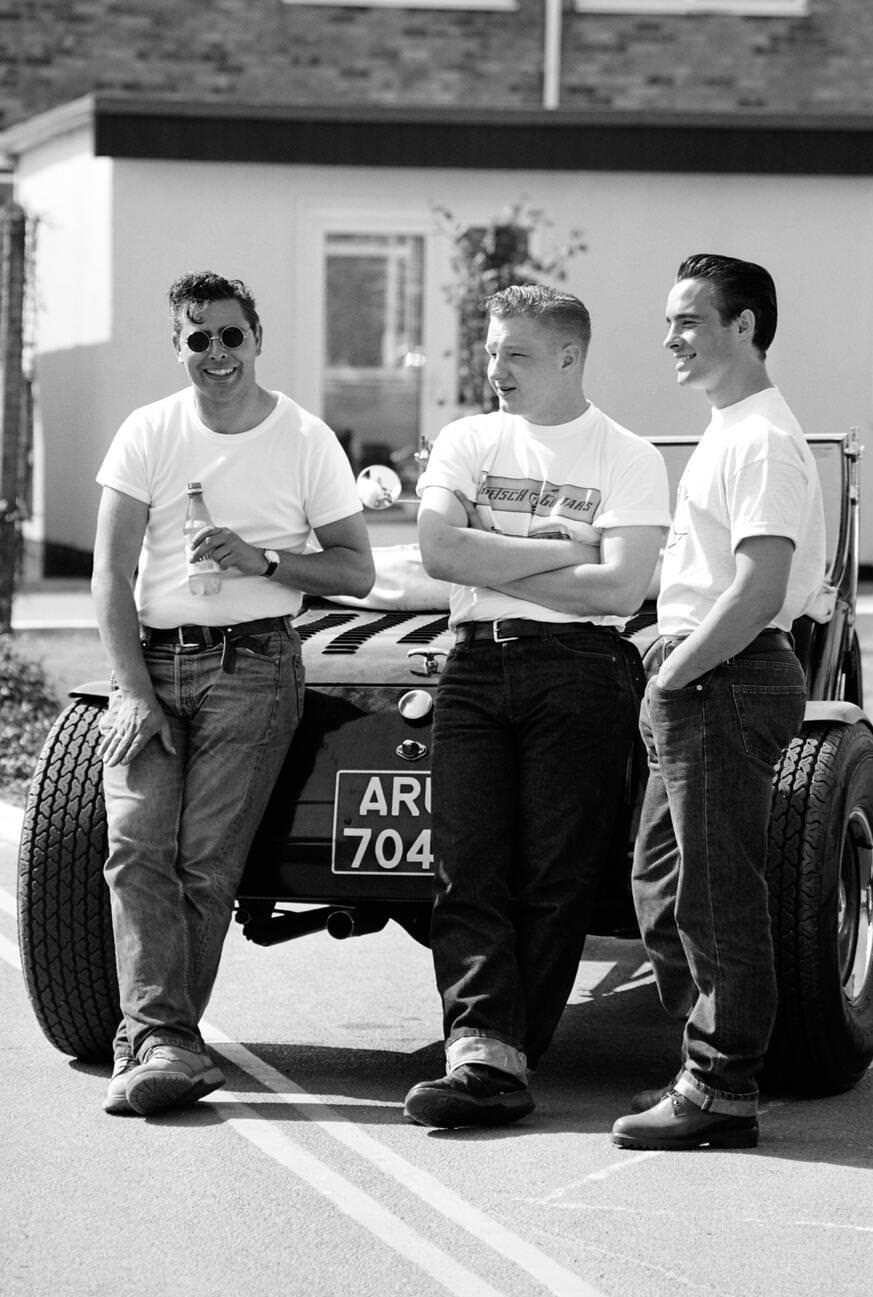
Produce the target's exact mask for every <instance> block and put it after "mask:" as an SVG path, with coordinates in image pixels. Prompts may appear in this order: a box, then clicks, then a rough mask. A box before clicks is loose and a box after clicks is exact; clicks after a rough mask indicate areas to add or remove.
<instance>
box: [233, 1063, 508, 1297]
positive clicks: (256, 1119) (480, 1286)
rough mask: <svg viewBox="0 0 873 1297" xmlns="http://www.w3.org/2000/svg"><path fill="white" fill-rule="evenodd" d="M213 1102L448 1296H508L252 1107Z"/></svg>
mask: <svg viewBox="0 0 873 1297" xmlns="http://www.w3.org/2000/svg"><path fill="white" fill-rule="evenodd" d="M234 1062H236V1060H234ZM237 1066H239V1064H238V1063H237ZM209 1102H210V1103H211V1104H216V1105H218V1107H219V1112H220V1114H221V1117H222V1119H223V1120H224V1121H225V1122H227V1124H228V1125H229V1126H232V1127H233V1129H234V1130H236V1131H237V1132H238V1133H239V1134H240V1135H242V1136H244V1138H245V1139H247V1140H248V1141H249V1142H250V1143H251V1144H254V1145H255V1147H256V1148H259V1149H260V1150H261V1152H262V1153H266V1154H267V1156H268V1157H270V1158H272V1159H273V1161H274V1162H278V1163H279V1164H280V1165H281V1166H284V1167H285V1168H286V1169H287V1170H289V1171H292V1172H293V1173H294V1175H296V1176H298V1177H299V1178H300V1179H301V1180H304V1181H305V1182H306V1183H307V1184H308V1185H309V1186H310V1187H311V1188H313V1189H315V1190H316V1191H317V1192H318V1193H320V1194H322V1195H323V1196H324V1197H325V1198H327V1199H328V1200H329V1201H330V1202H331V1203H332V1204H333V1206H334V1207H336V1208H337V1210H338V1211H341V1212H343V1213H344V1214H345V1215H346V1216H350V1217H351V1218H352V1219H353V1220H355V1221H357V1223H358V1224H359V1225H361V1226H362V1227H363V1228H364V1229H366V1230H368V1231H369V1232H370V1233H371V1234H373V1235H374V1236H375V1237H376V1238H378V1239H379V1240H380V1241H381V1242H382V1243H384V1244H386V1246H387V1247H389V1248H391V1249H392V1250H393V1251H394V1252H397V1253H399V1254H400V1255H401V1256H403V1257H405V1258H406V1260H408V1261H410V1262H411V1263H412V1264H413V1265H414V1266H416V1267H417V1268H418V1269H419V1270H423V1271H424V1272H425V1273H426V1274H427V1275H429V1276H430V1278H431V1279H433V1280H434V1282H435V1283H437V1284H439V1285H440V1287H441V1288H445V1289H446V1291H447V1292H450V1293H453V1294H455V1295H456V1297H467V1295H468V1294H470V1297H506V1295H505V1294H503V1293H501V1292H499V1291H498V1289H496V1288H493V1287H492V1286H491V1284H489V1283H487V1282H486V1281H485V1280H484V1279H480V1278H479V1276H478V1275H476V1274H474V1273H473V1271H472V1270H468V1269H467V1267H466V1266H463V1265H461V1264H460V1263H459V1262H457V1261H455V1260H454V1259H453V1258H452V1257H451V1256H449V1254H448V1253H447V1252H445V1251H444V1250H443V1249H442V1248H439V1247H436V1246H435V1245H434V1244H433V1243H430V1242H429V1241H428V1240H427V1239H426V1238H424V1237H423V1235H421V1234H419V1233H418V1232H417V1231H416V1230H414V1229H411V1228H410V1226H408V1225H407V1224H406V1223H405V1221H403V1220H401V1219H400V1217H399V1216H397V1215H395V1214H394V1212H392V1211H389V1210H388V1209H387V1208H385V1207H383V1206H382V1205H381V1204H380V1203H378V1202H377V1201H376V1199H375V1198H371V1197H370V1195H369V1194H367V1193H364V1192H363V1191H362V1190H361V1189H359V1188H357V1186H356V1185H354V1184H352V1183H351V1181H349V1180H347V1179H346V1178H345V1177H344V1176H341V1175H339V1174H338V1173H337V1172H336V1171H333V1170H332V1169H331V1168H330V1167H329V1166H327V1165H326V1163H324V1162H322V1161H321V1160H320V1159H319V1158H317V1157H313V1155H312V1154H311V1153H308V1152H307V1151H306V1149H304V1148H302V1147H301V1146H300V1145H299V1144H297V1143H295V1141H294V1140H293V1139H290V1138H289V1137H288V1136H287V1135H286V1134H284V1133H283V1132H282V1131H280V1130H278V1129H277V1128H276V1126H275V1125H274V1124H273V1123H271V1122H267V1121H264V1119H263V1118H262V1117H261V1116H260V1115H259V1114H258V1113H257V1111H256V1110H255V1109H254V1108H251V1107H250V1106H249V1105H248V1104H247V1103H241V1102H239V1101H238V1099H237V1098H236V1096H235V1095H233V1094H226V1093H218V1094H213V1095H211V1096H210V1100H209Z"/></svg>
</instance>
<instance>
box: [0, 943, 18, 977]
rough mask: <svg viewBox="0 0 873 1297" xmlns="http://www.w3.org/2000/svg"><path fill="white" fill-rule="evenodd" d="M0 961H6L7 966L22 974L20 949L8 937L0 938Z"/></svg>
mask: <svg viewBox="0 0 873 1297" xmlns="http://www.w3.org/2000/svg"><path fill="white" fill-rule="evenodd" d="M0 959H5V960H6V963H7V964H11V965H12V967H13V968H17V969H18V971H19V973H20V972H21V958H20V956H19V954H18V947H17V946H16V944H15V942H14V941H10V940H9V938H8V937H4V936H0Z"/></svg>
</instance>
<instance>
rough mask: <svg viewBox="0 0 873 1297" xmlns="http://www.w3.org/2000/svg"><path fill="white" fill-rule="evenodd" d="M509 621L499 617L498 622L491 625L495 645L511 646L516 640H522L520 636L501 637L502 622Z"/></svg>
mask: <svg viewBox="0 0 873 1297" xmlns="http://www.w3.org/2000/svg"><path fill="white" fill-rule="evenodd" d="M505 620H507V619H506V618H504V617H498V619H497V621H495V622H492V623H491V638H492V639H493V640H494V643H495V644H511V643H512V642H513V641H514V640H517V639H519V638H520V636H518V635H501V634H500V633H499V630H498V627H499V626H500V623H501V622H502V621H505Z"/></svg>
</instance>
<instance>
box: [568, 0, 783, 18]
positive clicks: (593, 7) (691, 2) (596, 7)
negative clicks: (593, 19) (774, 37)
mask: <svg viewBox="0 0 873 1297" xmlns="http://www.w3.org/2000/svg"><path fill="white" fill-rule="evenodd" d="M574 6H575V10H576V13H586V14H590V13H610V14H636V15H640V14H652V15H655V14H659V15H664V16H665V17H666V16H669V15H671V14H672V15H682V16H688V15H693V16H696V17H700V18H703V17H711V16H713V15H715V14H735V15H737V16H738V17H743V18H805V17H808V15H809V0H574Z"/></svg>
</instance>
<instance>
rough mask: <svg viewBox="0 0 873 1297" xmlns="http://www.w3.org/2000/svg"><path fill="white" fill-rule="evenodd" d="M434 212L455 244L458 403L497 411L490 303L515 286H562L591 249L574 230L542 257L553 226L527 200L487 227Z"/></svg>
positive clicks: (442, 210) (451, 295)
mask: <svg viewBox="0 0 873 1297" xmlns="http://www.w3.org/2000/svg"><path fill="white" fill-rule="evenodd" d="M433 210H434V214H435V217H436V220H437V225H438V228H439V231H440V233H442V234H444V235H445V236H446V237H448V238H449V239H450V240H451V243H452V254H451V266H452V279H451V281H450V282H449V283H448V284H446V285H445V286H444V291H445V294H446V298H447V299H448V301H449V302H450V303H451V304H452V306H454V307H455V309H456V310H457V313H458V343H457V360H458V365H457V383H458V386H457V402H458V405H460V406H466V407H472V408H475V409H480V410H491V409H493V408H494V406H495V404H496V402H495V397H494V393H493V392H492V391H491V387H490V386H489V383H488V378H487V373H486V364H487V358H486V354H485V350H484V347H483V343H484V340H485V333H486V325H487V311H486V308H485V303H486V301H487V300H488V298H489V297H490V296H491V294H492V293H496V292H499V291H500V290H501V289H503V288H508V287H509V286H510V285H511V284H539V283H545V282H548V281H552V282H553V283H562V282H563V281H564V280H565V279H566V278H567V270H566V266H567V262H568V261H569V260H570V259H571V258H572V257H574V256H576V255H577V254H578V253H580V252H586V251H587V245H586V243H585V241H584V239H583V238H582V235H581V233H580V231H579V230H571V231H570V236H569V239H568V241H567V242H566V243H564V244H560V245H557V246H553V247H552V248H551V249H550V250H549V252H548V254H547V255H540V254H539V253H538V252H536V251H535V248H537V247H539V246H541V244H542V241H543V235H544V234H548V233H549V232H550V231H551V229H552V222H551V221H550V220H549V219H548V217H547V216H546V215H545V213H544V211H543V210H542V209H541V208H538V207H532V206H530V204H529V203H527V201H526V200H524V199H521V200H519V201H517V202H515V203H512V204H510V205H509V206H507V207H505V208H504V209H503V210H502V211H501V212H500V213H499V214H498V215H497V216H495V217H493V218H492V220H491V221H490V222H489V223H488V224H487V225H465V224H463V223H461V222H459V221H458V220H457V219H456V218H455V216H454V215H453V214H452V212H451V211H449V209H448V208H447V207H443V206H436V207H434V209H433Z"/></svg>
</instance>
